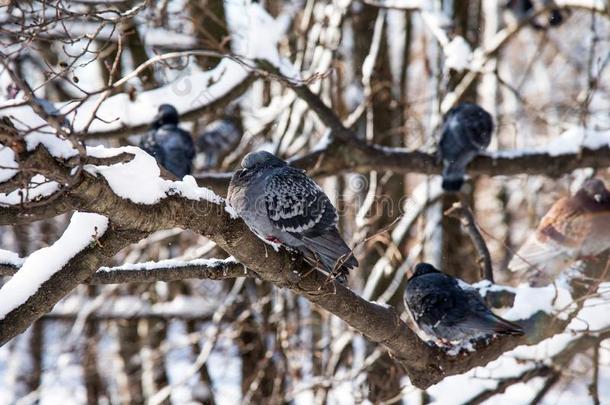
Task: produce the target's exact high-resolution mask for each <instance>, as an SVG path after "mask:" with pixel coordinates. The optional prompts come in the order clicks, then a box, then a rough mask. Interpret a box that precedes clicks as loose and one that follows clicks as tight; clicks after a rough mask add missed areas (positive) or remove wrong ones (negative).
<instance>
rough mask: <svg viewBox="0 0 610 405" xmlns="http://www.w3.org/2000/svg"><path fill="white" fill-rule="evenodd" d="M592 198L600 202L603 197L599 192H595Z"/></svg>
mask: <svg viewBox="0 0 610 405" xmlns="http://www.w3.org/2000/svg"><path fill="white" fill-rule="evenodd" d="M593 199H594V200H595V201H597V202H598V203H600V202H602V200H603V199H604V197H603V196H602V195H601V194H595V195H594V196H593Z"/></svg>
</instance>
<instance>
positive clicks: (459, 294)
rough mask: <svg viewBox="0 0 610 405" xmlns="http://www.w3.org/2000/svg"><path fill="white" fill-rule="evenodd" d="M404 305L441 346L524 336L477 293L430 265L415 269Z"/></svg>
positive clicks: (422, 265)
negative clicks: (499, 337) (489, 338)
mask: <svg viewBox="0 0 610 405" xmlns="http://www.w3.org/2000/svg"><path fill="white" fill-rule="evenodd" d="M404 302H405V307H406V308H407V311H408V312H409V315H410V316H411V318H412V319H413V321H415V323H416V324H417V326H418V328H419V329H420V330H421V331H422V332H424V333H425V334H426V335H428V336H431V337H433V338H434V339H435V340H436V341H437V342H440V343H441V344H442V345H449V344H451V342H459V343H464V342H466V341H469V340H473V339H479V338H483V337H486V336H489V335H493V334H500V335H523V333H524V332H523V328H521V327H520V326H519V325H517V324H515V323H512V322H509V321H507V320H505V319H502V318H500V317H499V316H497V315H495V314H494V313H493V312H491V310H490V309H489V308H487V306H486V305H485V303H484V302H483V299H482V298H481V296H480V295H479V293H478V291H477V290H476V289H474V288H472V287H469V286H468V285H467V284H466V283H464V282H461V280H458V279H456V278H453V277H451V276H449V275H447V274H444V273H442V272H440V271H439V270H438V269H436V268H435V267H434V266H432V265H431V264H428V263H418V264H417V265H416V266H415V272H414V274H413V276H412V277H411V278H410V279H409V280H408V281H407V287H406V289H405V294H404Z"/></svg>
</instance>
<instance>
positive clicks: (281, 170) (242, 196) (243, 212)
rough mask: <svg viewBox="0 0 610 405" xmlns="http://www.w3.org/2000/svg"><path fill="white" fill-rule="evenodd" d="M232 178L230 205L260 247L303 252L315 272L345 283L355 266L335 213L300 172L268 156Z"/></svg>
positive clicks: (251, 158)
mask: <svg viewBox="0 0 610 405" xmlns="http://www.w3.org/2000/svg"><path fill="white" fill-rule="evenodd" d="M241 166H242V168H243V169H242V170H238V171H237V172H236V173H235V174H234V175H233V177H232V179H231V182H230V184H229V190H228V193H227V200H228V202H229V205H230V206H231V207H233V209H235V211H236V212H237V214H238V215H239V216H240V217H241V218H242V219H243V220H244V222H245V223H246V225H248V227H249V228H250V230H252V231H253V232H254V233H255V234H256V235H257V236H258V237H259V238H261V239H262V240H263V241H265V242H267V243H271V244H281V245H283V246H286V247H288V248H290V249H295V250H297V251H299V252H301V253H302V254H303V255H304V256H305V258H306V259H307V260H308V261H309V262H311V263H313V264H314V265H315V266H316V267H318V268H320V269H322V270H324V271H326V272H328V273H330V274H332V275H334V276H336V278H337V280H338V281H340V282H343V283H344V282H346V280H347V273H348V271H349V270H350V269H352V268H354V267H357V266H358V261H357V260H356V258H355V257H354V255H353V253H352V251H351V249H350V248H349V247H348V246H347V244H346V243H345V242H344V241H343V239H342V238H341V235H340V234H339V231H338V230H337V226H336V225H337V219H338V215H337V210H336V209H335V207H333V205H332V203H331V202H330V200H329V199H328V197H327V196H326V194H324V192H323V191H322V189H321V188H320V187H319V186H318V185H317V184H316V183H315V182H314V181H313V180H312V179H310V178H309V177H308V176H307V175H306V174H305V172H304V171H303V170H300V169H297V168H295V167H291V166H289V165H288V164H287V162H285V161H284V160H282V159H280V158H278V157H276V156H274V155H273V154H271V153H269V152H266V151H259V152H251V153H249V154H247V155H246V156H245V157H244V158H243V160H242V161H241Z"/></svg>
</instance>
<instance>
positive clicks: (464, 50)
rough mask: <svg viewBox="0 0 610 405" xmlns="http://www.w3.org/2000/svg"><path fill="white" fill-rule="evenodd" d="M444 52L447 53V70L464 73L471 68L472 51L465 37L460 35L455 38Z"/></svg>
mask: <svg viewBox="0 0 610 405" xmlns="http://www.w3.org/2000/svg"><path fill="white" fill-rule="evenodd" d="M443 52H444V53H445V67H446V68H447V69H453V70H456V71H458V72H462V71H464V70H467V69H468V68H469V67H470V61H471V60H472V50H471V49H470V45H468V42H466V40H465V39H464V38H463V37H461V36H459V35H458V36H457V37H455V38H453V39H452V40H451V42H449V43H448V44H447V46H445V47H444V48H443Z"/></svg>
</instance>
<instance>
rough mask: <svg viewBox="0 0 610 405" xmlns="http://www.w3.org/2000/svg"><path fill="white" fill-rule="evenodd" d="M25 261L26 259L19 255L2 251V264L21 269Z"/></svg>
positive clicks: (0, 255) (0, 253)
mask: <svg viewBox="0 0 610 405" xmlns="http://www.w3.org/2000/svg"><path fill="white" fill-rule="evenodd" d="M24 261H25V259H23V258H21V257H19V255H18V254H17V253H15V252H11V251H9V250H4V249H0V264H4V265H8V266H12V267H21V265H22V264H23V262H24Z"/></svg>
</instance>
